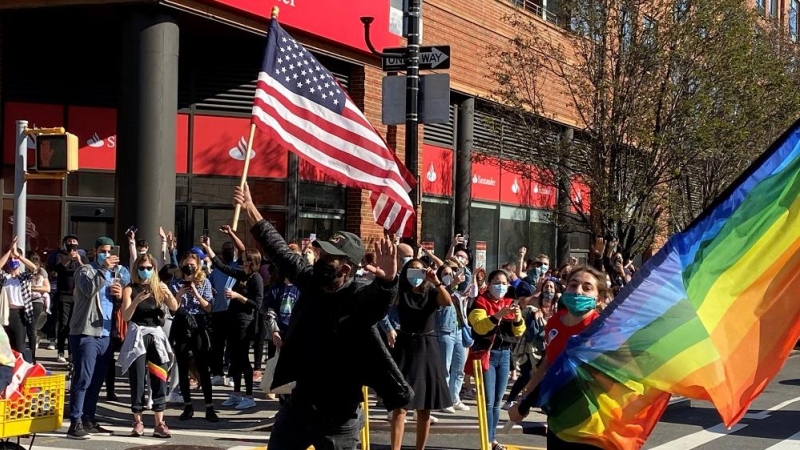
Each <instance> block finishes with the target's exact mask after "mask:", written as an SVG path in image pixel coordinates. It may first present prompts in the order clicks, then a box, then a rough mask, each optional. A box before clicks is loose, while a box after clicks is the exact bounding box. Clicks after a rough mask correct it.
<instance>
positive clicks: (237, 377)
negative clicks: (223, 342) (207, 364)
mask: <svg viewBox="0 0 800 450" xmlns="http://www.w3.org/2000/svg"><path fill="white" fill-rule="evenodd" d="M253 325H254V324H253V323H252V321H240V320H233V321H231V322H230V323H228V346H229V348H230V352H231V369H230V373H229V375H230V377H231V378H232V379H233V392H242V376H244V386H245V394H246V395H253V366H252V365H250V342H251V341H252V340H253Z"/></svg>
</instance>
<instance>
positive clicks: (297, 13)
mask: <svg viewBox="0 0 800 450" xmlns="http://www.w3.org/2000/svg"><path fill="white" fill-rule="evenodd" d="M389 1H390V0H350V1H348V2H342V1H341V0H205V2H206V3H210V4H214V5H218V6H225V7H228V8H231V9H234V10H236V11H239V12H243V13H246V14H250V15H253V16H256V17H258V18H260V19H264V20H266V19H269V18H270V16H271V14H272V7H273V6H277V7H279V8H280V15H279V16H278V20H279V21H280V23H281V24H282V25H286V26H288V27H292V28H296V29H298V30H302V31H305V32H307V33H311V34H313V35H316V36H318V37H321V38H324V39H327V40H330V41H333V42H338V43H341V44H343V45H346V46H348V47H353V48H356V49H359V50H362V51H365V52H369V49H368V48H367V44H366V43H365V42H364V26H363V25H362V24H361V20H360V18H361V17H368V16H369V17H374V18H375V21H374V22H373V23H372V25H371V27H370V39H371V40H372V43H373V44H374V45H375V47H376V48H378V49H383V48H384V47H394V46H397V45H398V44H399V43H400V38H399V37H397V36H395V35H393V34H391V33H390V32H389Z"/></svg>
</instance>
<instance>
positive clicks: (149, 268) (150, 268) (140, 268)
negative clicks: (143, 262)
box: [139, 266, 153, 270]
mask: <svg viewBox="0 0 800 450" xmlns="http://www.w3.org/2000/svg"><path fill="white" fill-rule="evenodd" d="M139 270H153V266H139Z"/></svg>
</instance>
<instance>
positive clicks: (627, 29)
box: [619, 10, 631, 52]
mask: <svg viewBox="0 0 800 450" xmlns="http://www.w3.org/2000/svg"><path fill="white" fill-rule="evenodd" d="M620 16H621V17H620V22H621V26H620V30H619V32H620V36H619V41H620V44H621V47H622V51H623V52H626V51H628V49H630V48H631V14H630V13H629V12H628V11H625V10H622V11H620Z"/></svg>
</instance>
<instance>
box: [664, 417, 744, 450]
mask: <svg viewBox="0 0 800 450" xmlns="http://www.w3.org/2000/svg"><path fill="white" fill-rule="evenodd" d="M746 427H747V425H746V424H741V423H739V424H736V425H734V426H733V427H731V429H728V428H726V427H725V425H723V424H718V425H715V426H713V427H711V428H707V429H705V430H702V431H698V432H697V433H692V434H689V435H686V436H684V437H682V438H680V439H675V440H674V441H669V442H667V443H666V444H662V445H659V446H658V447H653V448H652V449H650V450H689V449H693V448H695V447H699V446H701V445H703V444H707V443H709V442H711V441H713V440H716V439H719V438H721V437H723V436H726V435H728V434H730V433H735V432H737V431H739V430H741V429H743V428H746Z"/></svg>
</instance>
